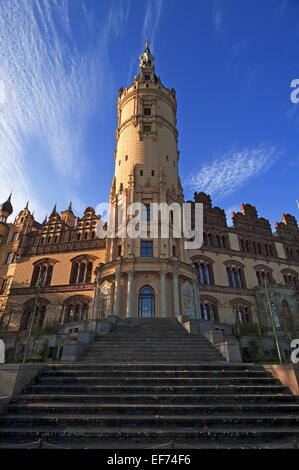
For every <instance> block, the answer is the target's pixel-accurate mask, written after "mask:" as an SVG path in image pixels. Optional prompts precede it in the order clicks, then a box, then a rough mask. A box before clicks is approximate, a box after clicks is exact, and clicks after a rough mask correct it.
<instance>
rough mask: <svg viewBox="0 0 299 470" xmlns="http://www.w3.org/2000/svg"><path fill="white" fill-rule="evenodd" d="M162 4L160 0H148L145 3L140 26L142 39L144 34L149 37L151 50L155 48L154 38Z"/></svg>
mask: <svg viewBox="0 0 299 470" xmlns="http://www.w3.org/2000/svg"><path fill="white" fill-rule="evenodd" d="M162 6H163V2H162V0H150V1H148V3H147V8H146V12H145V17H144V22H143V28H142V37H143V40H144V39H145V37H146V36H148V37H149V39H150V41H151V49H152V50H153V51H154V50H155V39H156V33H157V30H158V26H159V22H160V17H161V13H162Z"/></svg>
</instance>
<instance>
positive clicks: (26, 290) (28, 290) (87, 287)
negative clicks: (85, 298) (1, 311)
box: [10, 282, 94, 295]
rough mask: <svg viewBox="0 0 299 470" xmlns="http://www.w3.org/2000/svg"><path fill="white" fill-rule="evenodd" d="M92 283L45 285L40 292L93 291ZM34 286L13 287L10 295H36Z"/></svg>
mask: <svg viewBox="0 0 299 470" xmlns="http://www.w3.org/2000/svg"><path fill="white" fill-rule="evenodd" d="M93 289H94V284H93V283H92V282H90V283H86V284H65V285H60V286H45V287H42V289H41V292H42V293H44V294H54V293H57V292H60V293H64V292H76V291H93ZM36 293H37V288H36V287H15V288H13V289H10V294H11V295H31V294H32V295H36Z"/></svg>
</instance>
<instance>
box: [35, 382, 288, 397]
mask: <svg viewBox="0 0 299 470" xmlns="http://www.w3.org/2000/svg"><path fill="white" fill-rule="evenodd" d="M39 391H42V392H43V393H47V392H54V391H56V392H59V393H66V392H70V391H71V392H72V393H93V392H98V393H133V394H137V393H143V394H146V393H154V394H165V393H166V394H167V393H169V392H173V393H182V394H186V393H187V394H188V393H190V394H197V393H199V394H200V393H207V394H208V393H212V394H215V393H219V394H220V395H221V394H223V393H229V394H232V393H238V394H240V393H243V394H244V395H245V394H252V393H256V394H258V393H270V394H273V393H281V394H284V393H285V392H286V389H285V387H284V386H283V385H258V384H257V385H232V384H230V385H218V384H215V385H175V384H173V385H163V386H157V385H147V386H146V385H123V384H118V385H115V386H113V385H82V384H78V385H76V384H60V385H50V384H32V385H29V386H27V387H26V393H39Z"/></svg>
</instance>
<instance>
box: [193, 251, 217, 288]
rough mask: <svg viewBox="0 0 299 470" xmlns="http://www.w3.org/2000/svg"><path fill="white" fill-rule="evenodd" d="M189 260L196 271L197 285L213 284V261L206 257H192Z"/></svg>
mask: <svg viewBox="0 0 299 470" xmlns="http://www.w3.org/2000/svg"><path fill="white" fill-rule="evenodd" d="M191 259H192V261H193V263H194V265H195V267H196V269H197V274H198V282H199V284H205V285H213V284H215V279H214V270H213V263H214V261H213V260H212V259H211V258H208V257H207V256H193V257H192V258H191Z"/></svg>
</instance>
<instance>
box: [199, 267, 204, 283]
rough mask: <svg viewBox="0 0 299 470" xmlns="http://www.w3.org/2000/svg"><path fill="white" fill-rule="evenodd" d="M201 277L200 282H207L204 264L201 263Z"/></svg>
mask: <svg viewBox="0 0 299 470" xmlns="http://www.w3.org/2000/svg"><path fill="white" fill-rule="evenodd" d="M199 277H200V283H201V284H205V275H204V265H203V264H201V265H200V267H199Z"/></svg>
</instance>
